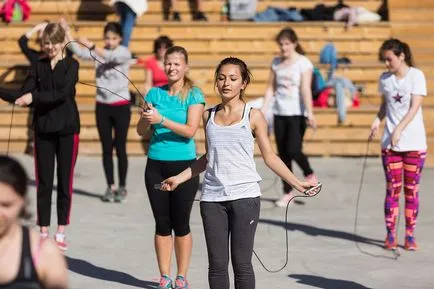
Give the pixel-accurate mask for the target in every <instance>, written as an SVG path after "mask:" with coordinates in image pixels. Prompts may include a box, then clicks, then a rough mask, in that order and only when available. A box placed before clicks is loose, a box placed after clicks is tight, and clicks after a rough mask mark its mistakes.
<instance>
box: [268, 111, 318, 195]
mask: <svg viewBox="0 0 434 289" xmlns="http://www.w3.org/2000/svg"><path fill="white" fill-rule="evenodd" d="M305 132H306V118H305V117H304V116H301V115H300V116H299V115H295V116H281V115H275V116H274V135H275V138H276V145H277V151H278V152H279V157H280V158H281V159H282V161H283V162H284V163H285V165H286V166H287V167H288V168H289V169H290V170H291V171H292V161H293V160H294V161H295V162H296V163H297V164H298V165H299V167H300V168H301V170H302V171H303V174H304V176H308V175H310V174H312V173H313V170H312V168H311V167H310V164H309V161H308V159H307V157H306V155H305V154H304V153H303V151H302V149H303V137H304V133H305ZM282 182H283V191H284V193H289V192H290V191H291V190H292V188H291V186H290V185H289V184H288V183H286V182H285V181H284V180H282Z"/></svg>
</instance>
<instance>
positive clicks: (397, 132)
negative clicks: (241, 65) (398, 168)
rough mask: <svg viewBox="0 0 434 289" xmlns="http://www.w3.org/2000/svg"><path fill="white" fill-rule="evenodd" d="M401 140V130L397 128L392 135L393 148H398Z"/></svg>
mask: <svg viewBox="0 0 434 289" xmlns="http://www.w3.org/2000/svg"><path fill="white" fill-rule="evenodd" d="M400 139H401V129H399V128H395V130H394V131H393V134H392V147H396V146H397V145H398V143H399V140H400Z"/></svg>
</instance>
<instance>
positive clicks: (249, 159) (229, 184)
mask: <svg viewBox="0 0 434 289" xmlns="http://www.w3.org/2000/svg"><path fill="white" fill-rule="evenodd" d="M216 109H217V106H215V107H213V108H212V109H211V115H210V118H209V120H208V123H207V124H206V137H207V144H208V154H207V158H208V164H207V167H206V172H205V178H204V182H203V188H202V196H201V201H205V202H224V201H231V200H238V199H244V198H255V197H258V196H260V195H261V189H260V186H259V182H260V181H261V180H262V179H261V177H260V176H259V174H258V173H257V171H256V164H255V160H254V158H253V155H254V149H255V142H254V138H253V135H252V130H251V128H250V119H249V115H250V113H249V112H250V106H249V105H247V104H246V105H245V107H244V112H243V118H242V120H241V121H240V122H238V123H236V124H233V125H228V126H221V125H218V124H216V123H215V121H214V116H215V113H216Z"/></svg>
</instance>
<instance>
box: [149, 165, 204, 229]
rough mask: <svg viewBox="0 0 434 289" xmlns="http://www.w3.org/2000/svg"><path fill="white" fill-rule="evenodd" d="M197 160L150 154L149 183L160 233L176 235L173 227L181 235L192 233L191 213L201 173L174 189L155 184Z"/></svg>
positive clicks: (151, 200)
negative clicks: (159, 159)
mask: <svg viewBox="0 0 434 289" xmlns="http://www.w3.org/2000/svg"><path fill="white" fill-rule="evenodd" d="M194 161H195V160H188V161H157V160H152V159H149V158H148V162H147V164H146V170H145V184H146V190H147V191H148V196H149V201H150V203H151V207H152V213H153V214H154V219H155V233H156V234H157V235H160V236H169V235H172V230H173V231H174V232H175V236H178V237H182V236H185V235H187V234H189V233H190V213H191V208H192V206H193V201H194V197H195V196H196V192H197V189H198V188H199V177H194V178H192V179H191V180H189V181H187V182H185V183H183V184H181V185H179V186H178V187H177V188H176V189H175V190H174V191H173V192H164V191H160V190H157V189H155V188H154V185H155V184H159V183H161V181H163V180H165V179H167V178H169V177H171V176H174V175H177V174H179V173H180V172H182V171H183V170H185V169H186V168H188V167H189V166H190V165H191V164H192V163H193V162H194Z"/></svg>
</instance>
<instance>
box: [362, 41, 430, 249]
mask: <svg viewBox="0 0 434 289" xmlns="http://www.w3.org/2000/svg"><path fill="white" fill-rule="evenodd" d="M379 57H380V60H382V61H384V63H385V65H386V68H387V71H386V72H384V73H383V74H382V75H381V76H380V80H379V92H380V93H381V94H382V98H383V99H382V104H381V106H380V109H379V112H378V114H377V117H376V118H375V120H374V122H373V123H372V126H371V133H370V139H372V138H373V137H374V136H375V135H376V134H377V133H378V131H379V128H380V124H381V121H382V119H384V118H386V125H385V129H384V133H383V137H382V140H381V150H382V160H383V167H384V172H385V176H386V182H387V189H386V199H385V204H384V213H385V221H386V230H387V235H386V240H385V242H384V248H385V249H388V250H393V249H396V248H397V240H396V219H397V217H398V215H399V196H400V193H401V189H402V187H403V182H404V194H405V224H406V230H405V243H404V248H405V249H406V250H413V251H414V250H416V249H417V248H418V247H417V243H416V241H415V238H414V229H415V225H416V219H417V215H418V213H419V182H420V177H421V173H422V169H423V165H424V161H425V157H426V150H427V143H426V133H425V127H424V123H423V115H422V101H423V98H424V96H426V94H427V89H426V80H425V76H424V74H423V72H422V71H421V70H419V69H417V68H415V67H414V61H413V57H412V54H411V50H410V47H409V46H408V45H407V44H406V43H404V42H401V41H400V40H398V39H390V40H387V41H385V42H384V43H383V44H382V46H381V48H380V51H379ZM403 174H404V177H403Z"/></svg>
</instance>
